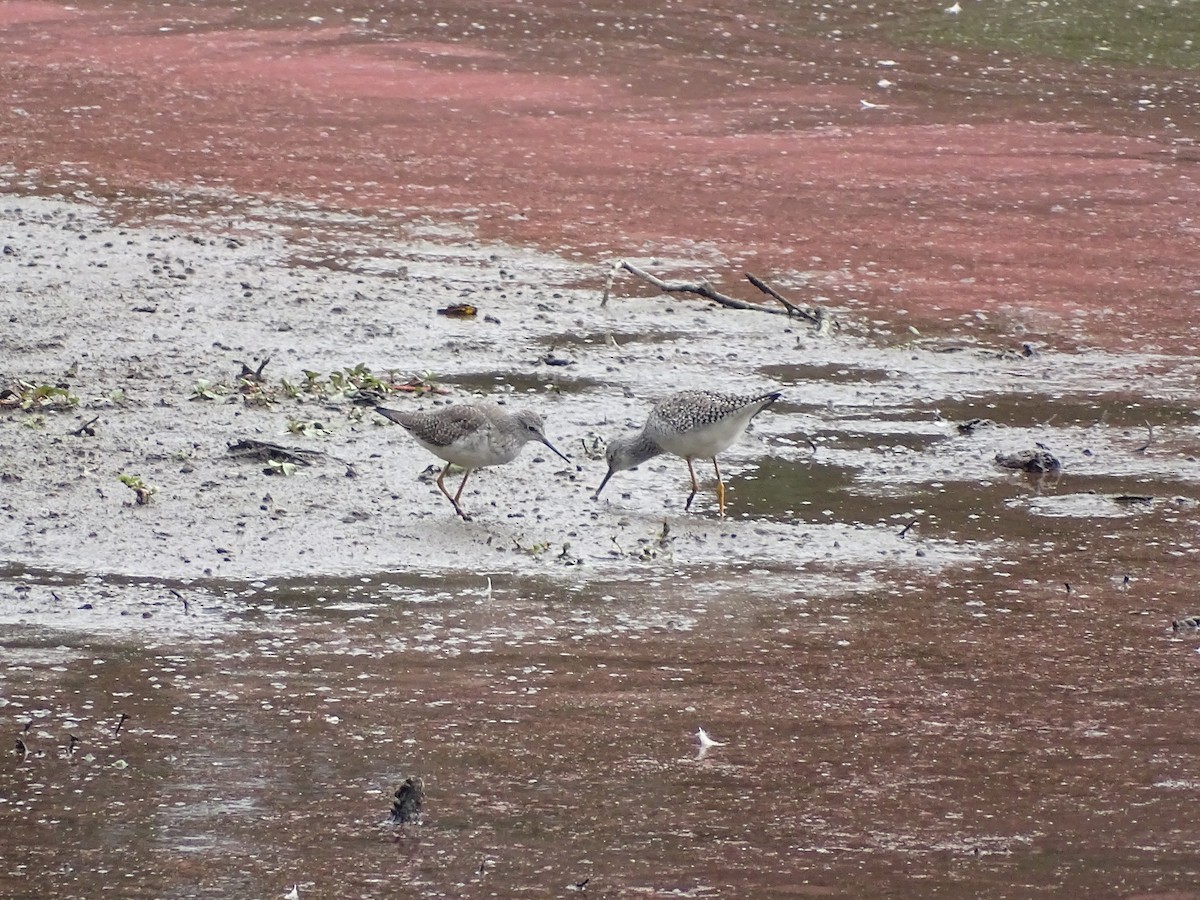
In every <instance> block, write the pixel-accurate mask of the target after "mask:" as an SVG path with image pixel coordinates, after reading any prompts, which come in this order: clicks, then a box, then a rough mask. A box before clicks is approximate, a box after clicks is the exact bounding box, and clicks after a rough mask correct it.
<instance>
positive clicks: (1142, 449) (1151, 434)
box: [1137, 422, 1154, 453]
mask: <svg viewBox="0 0 1200 900" xmlns="http://www.w3.org/2000/svg"><path fill="white" fill-rule="evenodd" d="M1142 424H1144V425H1145V426H1146V431H1147V432H1148V434H1147V435H1146V443H1144V444H1142V446H1140V447H1138V448H1137V452H1138V453H1145V452H1146V451H1147V450H1149V449H1150V445H1151V444H1153V443H1154V426H1153V425H1151V424H1150V423H1149V422H1143V423H1142Z"/></svg>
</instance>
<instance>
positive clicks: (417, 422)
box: [375, 402, 571, 522]
mask: <svg viewBox="0 0 1200 900" xmlns="http://www.w3.org/2000/svg"><path fill="white" fill-rule="evenodd" d="M375 412H377V413H379V414H380V415H381V416H383V417H384V418H386V419H391V420H392V421H393V422H395V423H396V424H397V425H400V426H402V427H403V428H404V429H405V430H406V431H407V432H408V433H409V434H411V435H412V436H413V437H414V438H416V441H417V443H418V444H420V445H421V446H422V447H424V448H425V449H426V450H428V451H429V452H430V453H432V454H433V455H434V456H436V457H438V458H439V459H444V460H445V461H446V465H445V466H444V467H443V468H442V471H441V474H440V475H438V477H437V486H438V488H439V489H440V490H441V492H442V493H443V494H445V495H446V499H447V500H449V501H450V504H451V505H452V506H453V507H454V511H455V512H456V513H458V514H459V515H460V516H462V518H463V521H464V522H470V521H471V517H470V516H469V515H467V514H466V513H465V512H463V508H462V507H461V506H459V505H458V501H459V498H460V497H462V492H463V488H464V487H466V484H467V479H468V478H470V477H471V473H472V472H473V471H475V470H476V469H482V468H483V467H484V466H499V465H503V464H504V463H507V462H512V461H513V460H514V459H516V458H517V454H519V453H520V452H521V448H522V447H524V446H525V444H526V443H527V442H529V441H537V442H538V443H541V444H545V445H546V446H547V447H549V448H550V449H551V451H553V452H554V453H555V455H557V456H560V457H562V458H563V459H564V460H566V461H567V462H571V460H570V459H568V458H567V457H566V456H564V455H563V454H562V453H559V451H558V450H557V448H555V446H554V445H553V444H551V443H550V441H549V440H548V439H547V438H546V434H545V427H546V426H545V422H543V421H542V417H541V416H539V415H538V414H537V413H535V412H530V411H529V410H527V409H521V410H517V411H516V412H513V413H507V412H505V411H504V410H502V409H501V408H500V407H499V406H497V405H496V404H495V403H489V402H484V403H471V404H464V405H460V406H447V407H445V408H444V409H438V410H433V411H428V412H402V411H400V410H396V409H385V408H384V407H382V406H377V407H375ZM451 465H456V466H462V467H463V468H464V469H466V474H464V475H463V480H462V483H461V484H459V486H458V490H457V491H456V492H455V493H454V495H453V496H451V495H450V492H449V491H448V490H446V483H445V481H444V479H445V477H446V473H447V472H448V471H450V466H451Z"/></svg>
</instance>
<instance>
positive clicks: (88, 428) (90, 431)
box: [71, 416, 100, 437]
mask: <svg viewBox="0 0 1200 900" xmlns="http://www.w3.org/2000/svg"><path fill="white" fill-rule="evenodd" d="M99 421H100V417H99V416H95V417H93V418H92V419H90V420H89V421H87V422H84V423H83V424H82V425H80V426H79V427H78V428H76V429H75V430H74V431H72V432H71V436H72V437H83V436H84V435H85V434H86V435H87V436H88V437H95V436H96V429H95V428H94V427H92V426H94V425H95V424H96V423H97V422H99Z"/></svg>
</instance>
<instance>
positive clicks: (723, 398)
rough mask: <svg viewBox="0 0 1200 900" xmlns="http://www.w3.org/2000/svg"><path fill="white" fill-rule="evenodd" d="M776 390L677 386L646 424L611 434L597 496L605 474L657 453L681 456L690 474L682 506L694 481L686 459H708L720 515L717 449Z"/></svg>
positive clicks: (734, 437) (770, 399)
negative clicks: (682, 388) (636, 429)
mask: <svg viewBox="0 0 1200 900" xmlns="http://www.w3.org/2000/svg"><path fill="white" fill-rule="evenodd" d="M781 396H782V395H781V394H780V393H779V392H778V391H775V392H772V393H770V394H757V395H751V394H721V393H717V392H716V391H682V392H680V393H678V394H672V395H671V396H670V397H667V398H666V399H665V400H662V401H660V402H659V403H658V404H657V405H656V406H655V407H654V409H653V410H651V412H650V417H649V418H647V419H646V424H645V425H644V426H643V427H642V430H641V431H639V432H638V433H637V434H634V435H629V436H627V437H619V438H614V439H613V441H612V442H611V443H610V444H609V445H608V450H607V451H606V452H605V455H606V457H607V459H608V474H607V475H605V476H604V480H603V481H602V482H600V487H598V488H596V493H595V497H599V496H600V492H601V491H602V490H604V486H605V485H606V484H608V480H609V479H610V478H612V477H613V475H615V474H616V473H617V472H620V471H622V470H624V469H632V468H634V467H635V466H640V465H641V464H642V463H644V462H646V460H648V459H653V458H654V457H656V456H659V455H660V454H663V453H673V454H674V455H675V456H682V457H683V459H684V460H685V461H686V462H687V467H688V474H689V475H690V476H691V478H692V492H691V493H690V494H688V498H687V503H686V504H684V507H683V508H684V509H685V510H686V509H690V508H691V505H692V500H693V499H695V497H696V492H697V491H699V490H700V486H699V485H698V484H696V471H695V469H693V468H692V460H693V459H696V458H699V459H711V460H712V461H713V469H714V470H715V471H716V473H717V509H718V511H719V514H720V515H722V516H724V515H725V483H724V482H723V481H722V480H721V467H720V466H718V465H717V454H718V453H720V452H721V451H722V450H724V449H725V448H726V447H728V446H729V445H730V444H732V443H733V442H734V441H736V440H737V439H738V438H739V437H740V436H741V435H742V433H743V432H744V431H745V430H746V426H747V425H749V424H750V420H751V419H753V418H754V417H755V416H756V415H758V413H760V412H762V410H764V409H766V408H767V407H768V406H770V405H771V404H772V403H774V402H775V401H776V400H778V399H779V398H780V397H781Z"/></svg>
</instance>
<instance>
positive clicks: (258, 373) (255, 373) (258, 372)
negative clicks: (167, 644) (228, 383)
mask: <svg viewBox="0 0 1200 900" xmlns="http://www.w3.org/2000/svg"><path fill="white" fill-rule="evenodd" d="M270 361H271V357H269V356H268V357H267V358H266V359H264V360H263V361H262V362H260V363H259V364H258V368H257V369H252V368H250V367H249V366H248V365H246V364H245V363H244V362H242V361H241V360H240V359H235V360H234V362H235V363H237V364H238V365H240V366H241V367H242V371H241V373H240V374H239V375H238V378H244V379H245V380H246V381H257V382H258V383H259V384H262V383H263V381H264V380H265V379H264V378H263V369H265V368H266V367H267V363H269V362H270Z"/></svg>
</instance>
